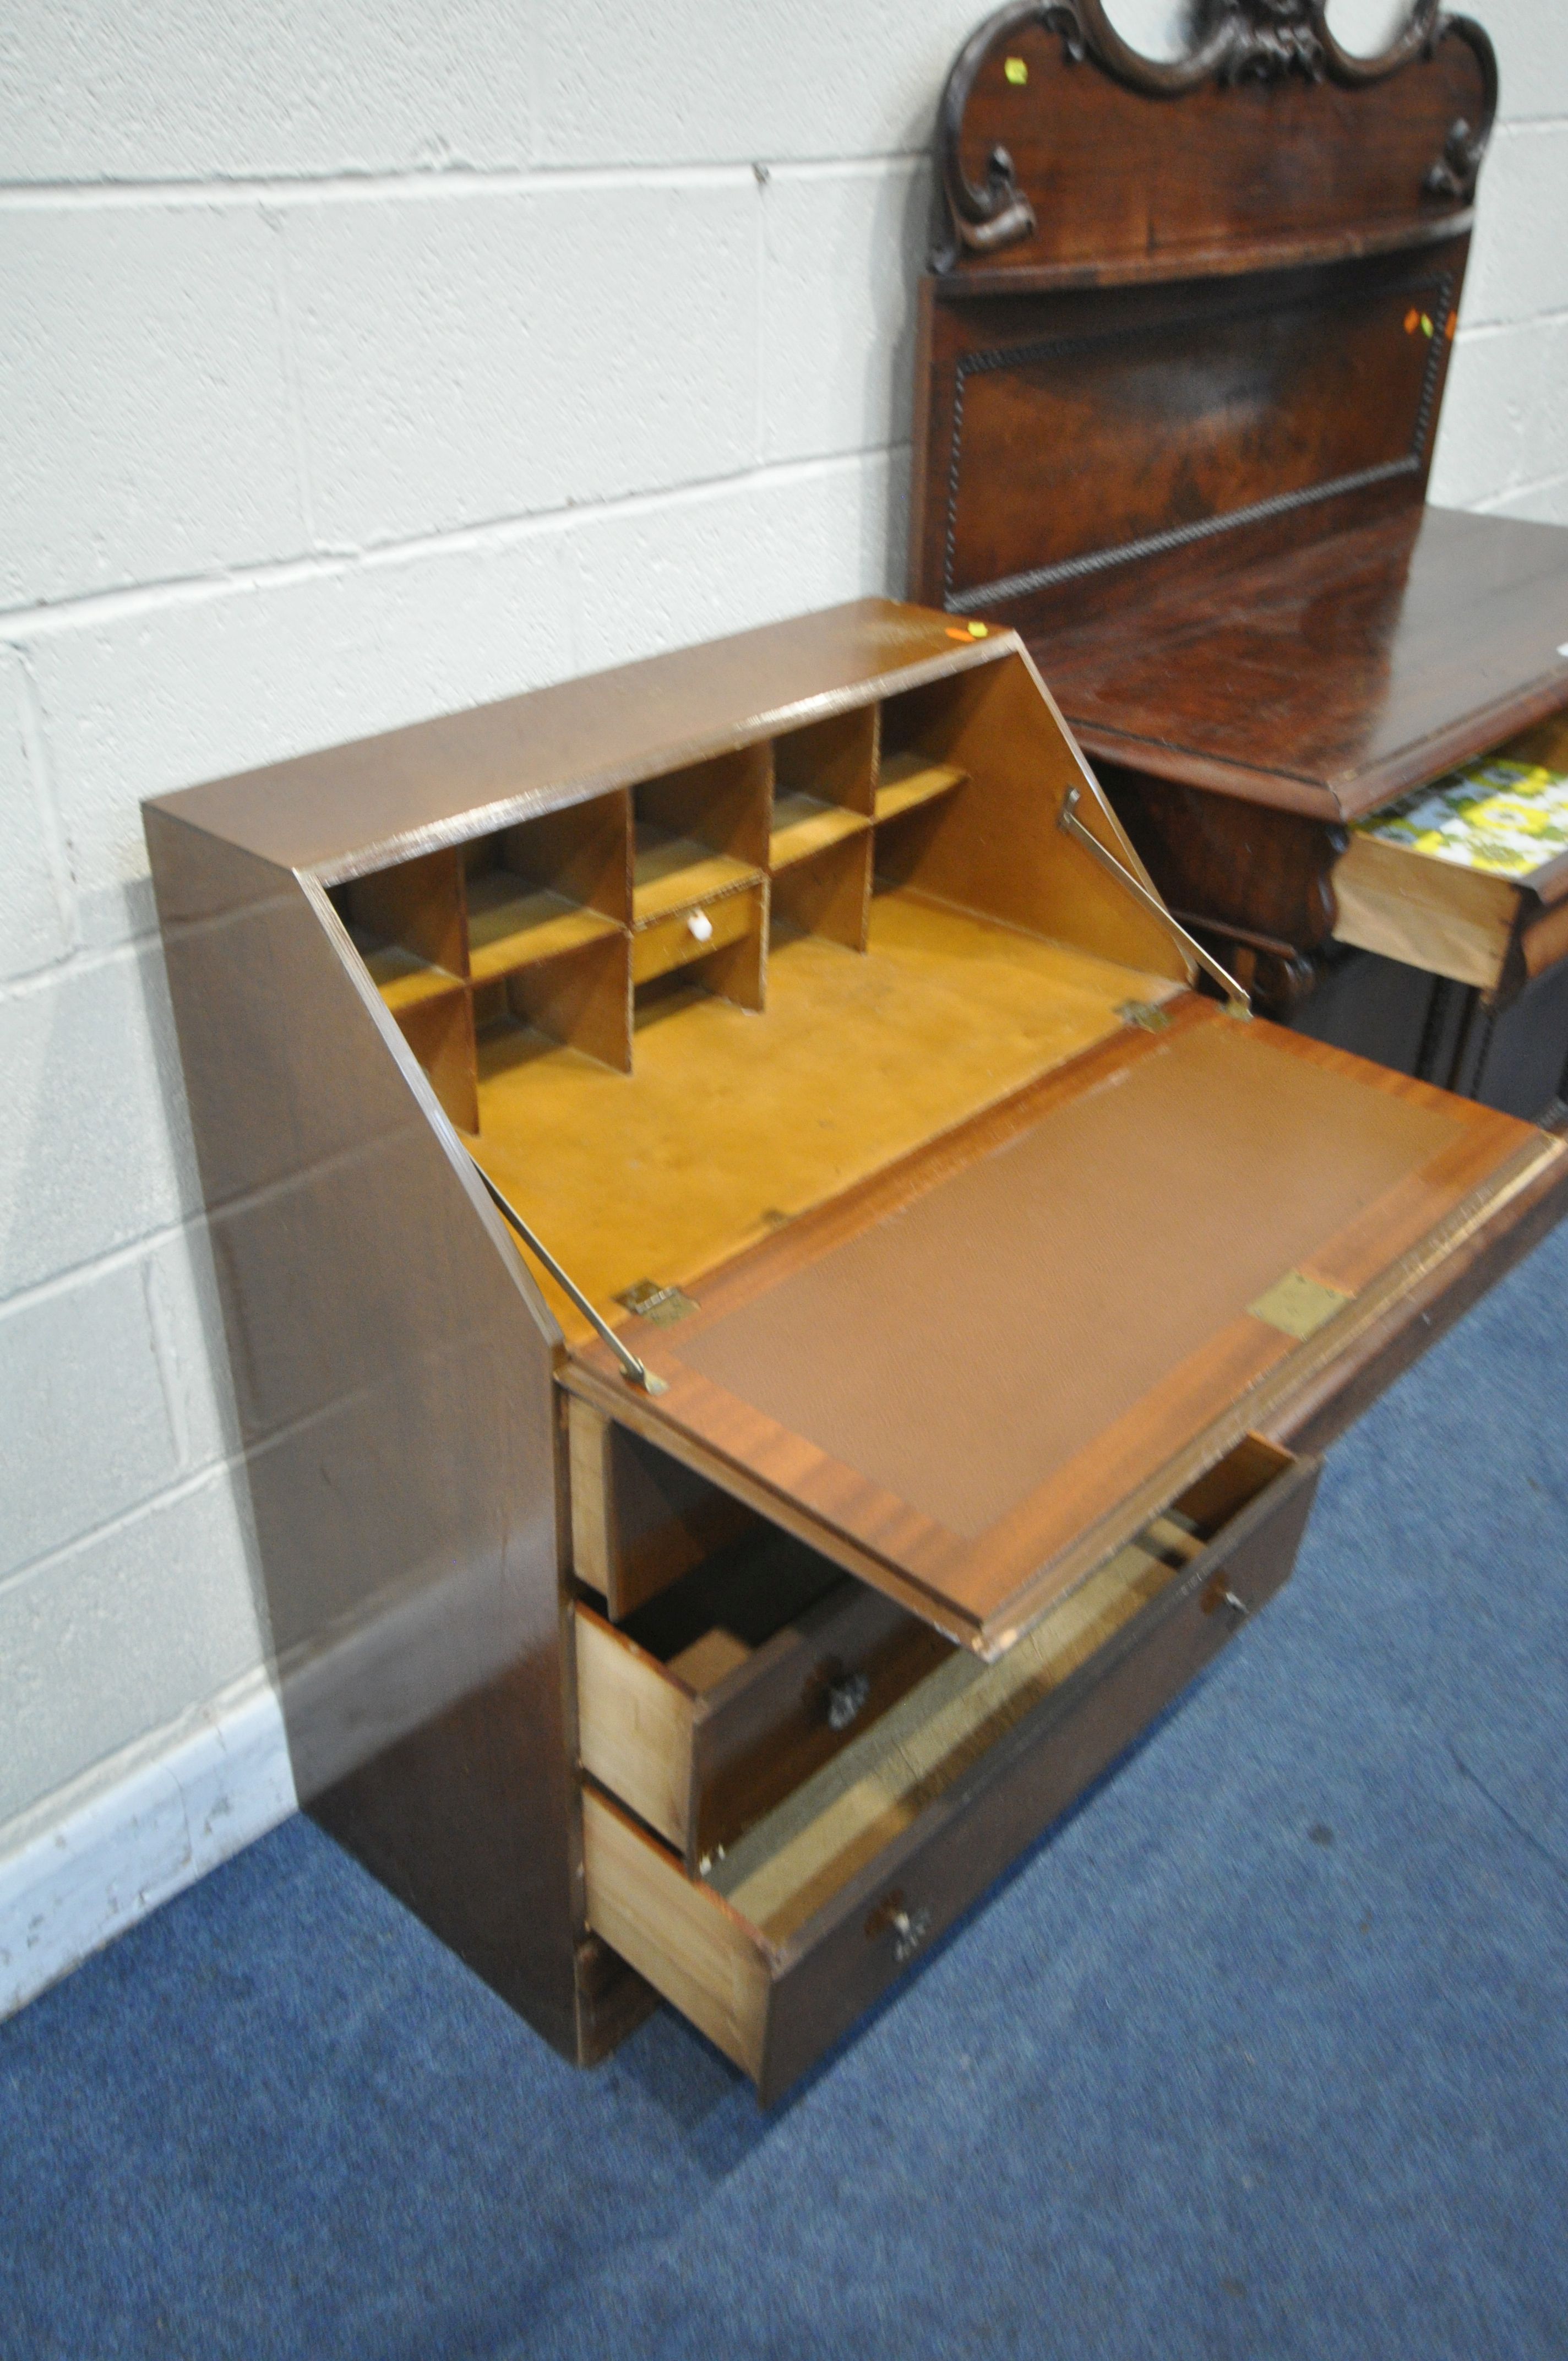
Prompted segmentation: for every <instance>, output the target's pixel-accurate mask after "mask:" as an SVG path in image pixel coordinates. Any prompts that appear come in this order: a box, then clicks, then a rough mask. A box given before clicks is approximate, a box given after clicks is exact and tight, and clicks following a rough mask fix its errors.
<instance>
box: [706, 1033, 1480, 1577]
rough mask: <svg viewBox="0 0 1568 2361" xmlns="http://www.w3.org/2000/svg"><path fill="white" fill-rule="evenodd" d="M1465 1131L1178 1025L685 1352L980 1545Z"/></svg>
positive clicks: (1258, 1041) (1245, 1040)
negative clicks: (1276, 1285) (1142, 1054)
mask: <svg viewBox="0 0 1568 2361" xmlns="http://www.w3.org/2000/svg"><path fill="white" fill-rule="evenodd" d="M1456 1129H1457V1126H1456V1125H1455V1123H1454V1121H1453V1118H1452V1117H1451V1116H1449V1115H1445V1114H1442V1113H1440V1112H1436V1111H1434V1110H1433V1109H1431V1108H1430V1107H1427V1106H1422V1105H1415V1104H1409V1103H1407V1102H1406V1101H1403V1100H1400V1099H1397V1098H1392V1097H1390V1096H1388V1095H1387V1093H1384V1092H1382V1091H1379V1090H1376V1089H1375V1088H1372V1087H1369V1086H1367V1085H1365V1084H1364V1083H1361V1082H1354V1081H1349V1080H1347V1079H1346V1078H1345V1077H1343V1076H1342V1075H1339V1074H1336V1073H1332V1072H1326V1071H1323V1070H1321V1068H1318V1067H1315V1066H1311V1065H1306V1064H1302V1063H1299V1062H1298V1061H1297V1060H1292V1059H1288V1058H1282V1057H1280V1056H1278V1055H1277V1053H1276V1052H1275V1051H1274V1050H1273V1049H1272V1048H1271V1045H1270V1040H1269V1037H1268V1035H1267V1034H1266V1032H1265V1031H1264V1029H1263V1028H1262V1027H1258V1028H1256V1029H1255V1030H1254V1029H1252V1028H1248V1029H1247V1030H1245V1031H1242V1030H1236V1031H1234V1032H1233V1031H1231V1030H1230V1029H1229V1028H1224V1027H1202V1028H1201V1029H1198V1030H1195V1031H1190V1032H1186V1033H1182V1034H1179V1035H1175V1036H1173V1037H1172V1038H1170V1040H1169V1042H1168V1044H1164V1045H1162V1046H1161V1048H1160V1049H1158V1050H1157V1052H1156V1053H1155V1054H1154V1055H1152V1056H1150V1057H1147V1058H1146V1059H1145V1060H1142V1061H1141V1062H1140V1063H1139V1064H1138V1065H1136V1066H1135V1067H1131V1068H1124V1069H1123V1070H1122V1071H1121V1072H1120V1073H1118V1074H1114V1075H1113V1076H1112V1077H1111V1079H1109V1080H1108V1081H1107V1082H1103V1083H1102V1084H1101V1086H1100V1087H1099V1088H1098V1089H1096V1090H1094V1091H1092V1092H1091V1093H1089V1094H1087V1095H1086V1096H1085V1097H1083V1098H1080V1099H1078V1100H1075V1101H1073V1102H1072V1103H1070V1104H1068V1105H1067V1106H1064V1107H1059V1108H1057V1109H1054V1110H1053V1111H1052V1112H1051V1113H1050V1114H1049V1115H1047V1117H1046V1118H1045V1119H1044V1120H1043V1121H1042V1122H1040V1123H1038V1124H1037V1125H1036V1126H1034V1127H1033V1128H1031V1129H1030V1130H1028V1131H1025V1133H1023V1134H1022V1135H1021V1136H1020V1137H1017V1138H1015V1139H1014V1140H1012V1141H1010V1142H1009V1143H1007V1145H1006V1146H1005V1147H1003V1148H1000V1149H998V1150H997V1151H996V1152H994V1153H993V1154H992V1155H991V1156H988V1157H986V1158H985V1159H983V1160H982V1161H981V1162H979V1163H977V1164H974V1165H971V1166H970V1167H969V1168H968V1169H967V1170H963V1171H960V1172H959V1173H957V1174H956V1175H954V1176H953V1177H952V1178H951V1179H949V1180H947V1181H945V1182H943V1183H942V1184H941V1185H940V1186H939V1187H938V1188H936V1189H933V1190H932V1191H929V1192H928V1193H927V1195H926V1196H924V1197H921V1198H919V1199H917V1200H916V1202H914V1203H913V1204H910V1205H907V1206H905V1207H904V1208H903V1209H902V1210H901V1211H899V1212H897V1213H894V1214H893V1215H891V1216H890V1217H889V1218H888V1219H886V1220H884V1221H882V1222H880V1223H878V1224H875V1225H874V1226H873V1227H872V1228H870V1229H868V1230H865V1231H863V1232H861V1235H859V1236H857V1237H854V1238H851V1239H850V1240H849V1241H848V1242H847V1243H845V1244H844V1245H842V1246H839V1247H837V1248H836V1249H835V1250H834V1251H833V1252H831V1253H829V1254H828V1255H826V1256H825V1257H823V1258H822V1259H821V1260H820V1261H819V1262H816V1263H812V1264H810V1265H808V1266H807V1267H806V1268H804V1269H801V1270H798V1271H796V1272H795V1274H794V1275H793V1276H792V1277H790V1278H788V1279H784V1281H783V1282H782V1283H781V1284H780V1285H779V1286H777V1287H776V1288H773V1289H772V1290H769V1291H767V1292H766V1293H764V1294H762V1295H760V1296H758V1297H756V1298H754V1299H753V1300H752V1301H751V1302H750V1303H747V1304H745V1305H743V1306H741V1307H740V1309H738V1310H736V1311H734V1312H729V1313H727V1314H726V1315H724V1316H723V1317H721V1318H720V1319H719V1320H718V1321H717V1322H716V1323H714V1325H713V1326H711V1327H709V1328H708V1329H707V1331H706V1333H704V1334H701V1335H698V1336H694V1337H693V1338H692V1340H691V1342H690V1344H689V1345H684V1344H683V1343H681V1342H680V1341H679V1340H678V1339H677V1342H676V1346H675V1349H677V1350H678V1351H679V1352H680V1356H681V1358H682V1360H683V1361H684V1362H685V1364H686V1365H687V1366H688V1367H691V1368H694V1369H696V1370H697V1371H698V1372H700V1374H701V1375H702V1376H704V1377H705V1378H709V1379H710V1380H712V1381H713V1382H714V1383H716V1384H718V1385H720V1386H722V1387H724V1388H725V1389H726V1390H727V1391H729V1392H730V1393H732V1394H735V1395H738V1396H740V1397H743V1398H744V1399H745V1400H747V1401H749V1402H751V1403H752V1404H754V1405H755V1406H756V1408H758V1409H759V1410H761V1411H763V1412H764V1413H765V1415H766V1416H767V1417H769V1418H770V1419H773V1420H774V1421H776V1422H777V1423H778V1424H779V1425H781V1426H783V1427H786V1428H788V1429H789V1430H790V1432H791V1433H795V1434H799V1435H801V1436H803V1437H805V1438H806V1440H807V1441H809V1442H811V1443H813V1444H816V1445H817V1448H818V1449H819V1450H821V1451H823V1452H826V1453H828V1454H829V1455H831V1456H832V1457H833V1458H835V1459H837V1460H839V1461H841V1462H843V1463H845V1464H846V1465H848V1466H852V1467H855V1468H857V1469H859V1470H860V1471H861V1473H862V1474H864V1475H865V1476H866V1477H869V1478H870V1479H871V1480H872V1482H873V1483H874V1484H876V1485H877V1486H878V1487H879V1488H881V1489H882V1490H883V1491H885V1492H888V1493H892V1494H895V1495H896V1496H897V1497H898V1498H899V1499H903V1500H905V1501H907V1502H908V1503H909V1504H910V1505H911V1506H912V1507H913V1508H915V1509H916V1510H919V1511H920V1512H921V1513H922V1514H923V1515H924V1516H926V1517H927V1518H929V1519H931V1520H932V1521H935V1522H936V1523H938V1524H940V1525H942V1526H944V1527H946V1529H947V1530H948V1532H951V1533H953V1534H956V1535H958V1536H959V1538H961V1539H963V1540H966V1541H972V1540H975V1539H977V1538H978V1537H979V1536H980V1535H981V1534H982V1533H983V1532H986V1531H988V1530H989V1529H990V1528H991V1527H992V1525H993V1524H995V1523H996V1521H998V1520H999V1519H1000V1518H1002V1517H1003V1516H1005V1515H1007V1514H1008V1512H1009V1511H1010V1510H1014V1508H1016V1507H1017V1506H1018V1504H1019V1503H1020V1502H1021V1501H1022V1500H1024V1499H1025V1498H1026V1497H1027V1496H1028V1495H1029V1494H1030V1493H1031V1492H1033V1491H1034V1490H1035V1489H1036V1488H1037V1487H1038V1486H1040V1485H1041V1484H1043V1483H1045V1482H1047V1480H1048V1479H1049V1477H1051V1476H1052V1475H1053V1474H1054V1473H1055V1472H1056V1471H1058V1469H1059V1468H1061V1467H1062V1466H1065V1464H1066V1463H1067V1462H1068V1461H1069V1459H1071V1458H1072V1457H1073V1456H1074V1455H1075V1454H1077V1453H1078V1452H1080V1451H1081V1450H1083V1449H1084V1448H1085V1447H1086V1446H1087V1445H1088V1444H1091V1443H1092V1442H1093V1440H1094V1439H1095V1437H1096V1436H1097V1435H1099V1434H1100V1433H1102V1431H1103V1430H1104V1429H1105V1428H1107V1427H1109V1426H1110V1425H1112V1424H1113V1422H1115V1421H1116V1420H1117V1419H1119V1418H1121V1417H1123V1416H1124V1415H1125V1414H1126V1413H1127V1412H1128V1411H1132V1410H1133V1409H1135V1407H1136V1405H1137V1404H1138V1402H1139V1401H1140V1400H1142V1399H1143V1397H1144V1396H1145V1395H1146V1393H1148V1392H1149V1391H1150V1389H1152V1388H1153V1387H1155V1386H1156V1385H1157V1384H1159V1383H1160V1382H1161V1381H1162V1380H1163V1379H1165V1378H1168V1377H1169V1376H1170V1374H1171V1373H1172V1372H1173V1371H1174V1370H1175V1369H1176V1368H1177V1367H1179V1364H1180V1363H1181V1362H1182V1361H1184V1360H1185V1359H1186V1358H1187V1357H1188V1356H1190V1355H1191V1354H1193V1353H1196V1352H1198V1351H1199V1350H1200V1349H1201V1347H1202V1346H1204V1345H1206V1344H1207V1343H1208V1342H1209V1341H1210V1339H1211V1338H1212V1336H1213V1335H1214V1334H1216V1332H1217V1331H1219V1330H1220V1329H1223V1327H1225V1326H1226V1325H1228V1323H1231V1322H1232V1321H1234V1319H1236V1318H1237V1317H1238V1315H1240V1314H1242V1313H1244V1312H1245V1310H1246V1307H1247V1305H1248V1304H1249V1303H1250V1302H1252V1301H1254V1299H1255V1298H1256V1297H1258V1296H1259V1295H1261V1294H1262V1293H1263V1292H1264V1291H1265V1290H1266V1289H1267V1288H1268V1287H1269V1286H1270V1285H1271V1284H1272V1283H1273V1282H1274V1281H1276V1280H1277V1279H1279V1278H1280V1277H1281V1276H1282V1275H1283V1274H1284V1273H1285V1272H1286V1271H1288V1270H1289V1269H1291V1268H1294V1267H1295V1266H1296V1265H1297V1264H1299V1263H1300V1262H1302V1261H1304V1260H1306V1259H1308V1258H1310V1256H1311V1255H1312V1253H1313V1252H1314V1250H1315V1249H1317V1248H1319V1247H1321V1246H1322V1245H1323V1244H1324V1243H1325V1242H1326V1241H1327V1240H1328V1239H1330V1238H1331V1237H1332V1235H1334V1234H1335V1233H1336V1232H1337V1231H1339V1230H1341V1229H1343V1227H1345V1225H1346V1224H1349V1223H1350V1222H1351V1221H1353V1220H1354V1217H1355V1216H1356V1215H1357V1214H1360V1213H1365V1210H1366V1209H1367V1208H1368V1207H1369V1206H1371V1205H1372V1204H1374V1203H1375V1202H1376V1200H1377V1199H1378V1198H1379V1197H1380V1196H1382V1195H1383V1194H1384V1193H1385V1192H1386V1191H1388V1190H1389V1189H1391V1188H1392V1187H1394V1186H1395V1185H1396V1184H1397V1183H1398V1181H1400V1180H1402V1179H1404V1178H1405V1177H1406V1176H1407V1175H1408V1174H1409V1173H1410V1172H1412V1171H1414V1170H1418V1169H1419V1168H1420V1166H1421V1165H1423V1164H1425V1163H1426V1162H1427V1161H1428V1159H1431V1157H1432V1156H1434V1155H1435V1154H1436V1153H1437V1152H1438V1151H1439V1150H1440V1149H1441V1148H1443V1147H1444V1146H1445V1145H1446V1144H1447V1143H1448V1142H1449V1141H1451V1140H1452V1139H1453V1137H1454V1136H1455V1132H1456Z"/></svg>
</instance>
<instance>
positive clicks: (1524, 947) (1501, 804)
mask: <svg viewBox="0 0 1568 2361" xmlns="http://www.w3.org/2000/svg"><path fill="white" fill-rule="evenodd" d="M1565 772H1568V715H1563V714H1556V715H1554V716H1552V718H1551V719H1549V720H1546V721H1543V722H1541V723H1538V724H1537V725H1536V727H1535V728H1534V729H1532V730H1525V731H1524V732H1523V733H1522V734H1521V735H1520V736H1519V737H1518V738H1514V739H1510V740H1509V741H1508V744H1507V745H1505V746H1499V747H1498V748H1497V750H1496V752H1494V753H1492V754H1490V755H1487V756H1486V758H1485V759H1483V760H1482V761H1480V762H1476V763H1469V764H1467V765H1466V766H1465V768H1464V770H1463V771H1460V772H1456V773H1454V774H1453V776H1452V777H1450V778H1446V779H1440V780H1439V781H1438V782H1437V784H1436V785H1434V786H1430V787H1422V788H1420V789H1419V790H1418V791H1417V792H1416V793H1415V794H1414V795H1411V796H1404V797H1402V798H1401V800H1400V801H1399V802H1398V803H1397V804H1393V805H1391V806H1390V807H1388V808H1387V810H1385V811H1380V812H1377V813H1376V814H1374V815H1373V817H1372V818H1369V819H1365V820H1362V821H1360V822H1359V823H1358V824H1357V826H1356V827H1355V828H1354V829H1353V830H1352V832H1351V838H1350V842H1349V844H1348V845H1347V846H1346V848H1345V850H1344V851H1343V854H1342V855H1341V857H1340V859H1339V861H1338V862H1336V863H1335V864H1334V873H1333V882H1334V898H1335V901H1336V903H1337V904H1338V911H1339V915H1338V917H1337V918H1336V919H1335V922H1334V932H1335V934H1336V935H1337V936H1338V937H1339V939H1340V940H1341V942H1345V943H1350V944H1353V945H1354V947H1355V949H1356V950H1368V951H1381V952H1382V954H1383V956H1384V957H1385V958H1386V959H1397V960H1403V961H1406V963H1407V964H1408V965H1409V966H1411V967H1420V968H1425V969H1427V970H1428V971H1429V972H1431V974H1433V975H1446V976H1451V977H1452V978H1453V980H1454V982H1456V983H1470V984H1476V985H1478V986H1479V987H1480V988H1481V990H1482V991H1484V992H1487V993H1490V994H1495V995H1499V996H1501V997H1502V998H1504V999H1511V998H1512V997H1513V995H1514V994H1515V993H1517V992H1518V991H1519V990H1520V989H1521V987H1522V986H1523V985H1524V984H1525V983H1527V982H1528V981H1529V980H1530V977H1531V976H1536V975H1540V974H1541V973H1542V972H1543V971H1544V970H1545V969H1547V968H1549V967H1552V966H1554V965H1555V964H1556V962H1557V961H1559V960H1560V959H1562V958H1563V956H1564V955H1565V954H1568V851H1564V849H1563V848H1564V818H1563V802H1564V799H1563V776H1564V774H1565Z"/></svg>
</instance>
